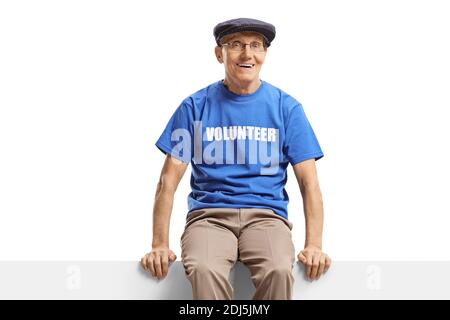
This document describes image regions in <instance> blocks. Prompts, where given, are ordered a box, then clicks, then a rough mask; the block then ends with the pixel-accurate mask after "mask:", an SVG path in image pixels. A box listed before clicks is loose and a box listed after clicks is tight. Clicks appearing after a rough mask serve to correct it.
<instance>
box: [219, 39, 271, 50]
mask: <svg viewBox="0 0 450 320" xmlns="http://www.w3.org/2000/svg"><path fill="white" fill-rule="evenodd" d="M234 42H239V43H241V44H242V45H243V47H242V49H240V50H233V49H232V48H231V44H233V43H234ZM255 42H257V43H261V44H262V47H263V50H262V51H254V50H252V47H251V46H250V45H251V44H252V43H255ZM220 45H221V46H226V47H227V46H228V47H229V48H230V51H233V52H244V51H245V48H246V47H247V45H248V46H249V47H250V51H251V52H254V53H263V52H265V51H266V50H265V49H266V48H267V46H266V44H265V43H264V42H261V41H252V42H250V43H244V42H242V41H239V40H235V41H231V42H225V43H221V44H220Z"/></svg>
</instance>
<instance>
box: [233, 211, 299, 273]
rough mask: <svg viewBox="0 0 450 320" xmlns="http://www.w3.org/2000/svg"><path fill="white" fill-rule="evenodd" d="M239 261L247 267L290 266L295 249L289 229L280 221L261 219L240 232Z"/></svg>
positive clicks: (292, 262) (293, 258)
mask: <svg viewBox="0 0 450 320" xmlns="http://www.w3.org/2000/svg"><path fill="white" fill-rule="evenodd" d="M238 246H239V260H241V261H242V262H243V263H244V264H246V265H247V266H249V267H251V266H256V267H258V266H260V267H269V268H272V267H273V266H285V267H288V266H292V265H293V264H294V261H295V248H294V244H293V242H292V234H291V230H290V228H289V227H288V226H287V225H286V224H285V223H284V222H283V221H281V220H280V219H277V218H263V219H260V220H258V221H255V222H252V224H251V225H250V226H249V227H247V228H245V229H244V230H242V232H241V235H240V237H239V244H238Z"/></svg>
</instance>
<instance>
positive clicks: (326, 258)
mask: <svg viewBox="0 0 450 320" xmlns="http://www.w3.org/2000/svg"><path fill="white" fill-rule="evenodd" d="M330 266H331V258H330V257H329V256H327V255H326V256H325V270H324V272H327V271H328V269H329V268H330Z"/></svg>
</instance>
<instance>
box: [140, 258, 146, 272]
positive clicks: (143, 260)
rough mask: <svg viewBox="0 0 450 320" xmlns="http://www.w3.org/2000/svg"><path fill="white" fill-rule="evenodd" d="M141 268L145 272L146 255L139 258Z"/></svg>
mask: <svg viewBox="0 0 450 320" xmlns="http://www.w3.org/2000/svg"><path fill="white" fill-rule="evenodd" d="M141 266H142V268H144V270H147V255H145V256H143V257H142V258H141Z"/></svg>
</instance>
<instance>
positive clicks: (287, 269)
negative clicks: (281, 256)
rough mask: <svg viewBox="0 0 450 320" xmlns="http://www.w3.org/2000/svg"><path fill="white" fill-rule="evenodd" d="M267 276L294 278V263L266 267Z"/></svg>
mask: <svg viewBox="0 0 450 320" xmlns="http://www.w3.org/2000/svg"><path fill="white" fill-rule="evenodd" d="M265 277H266V278H276V279H286V278H290V279H292V278H293V274H292V265H290V264H285V265H274V266H271V267H270V268H267V269H266V274H265Z"/></svg>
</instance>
